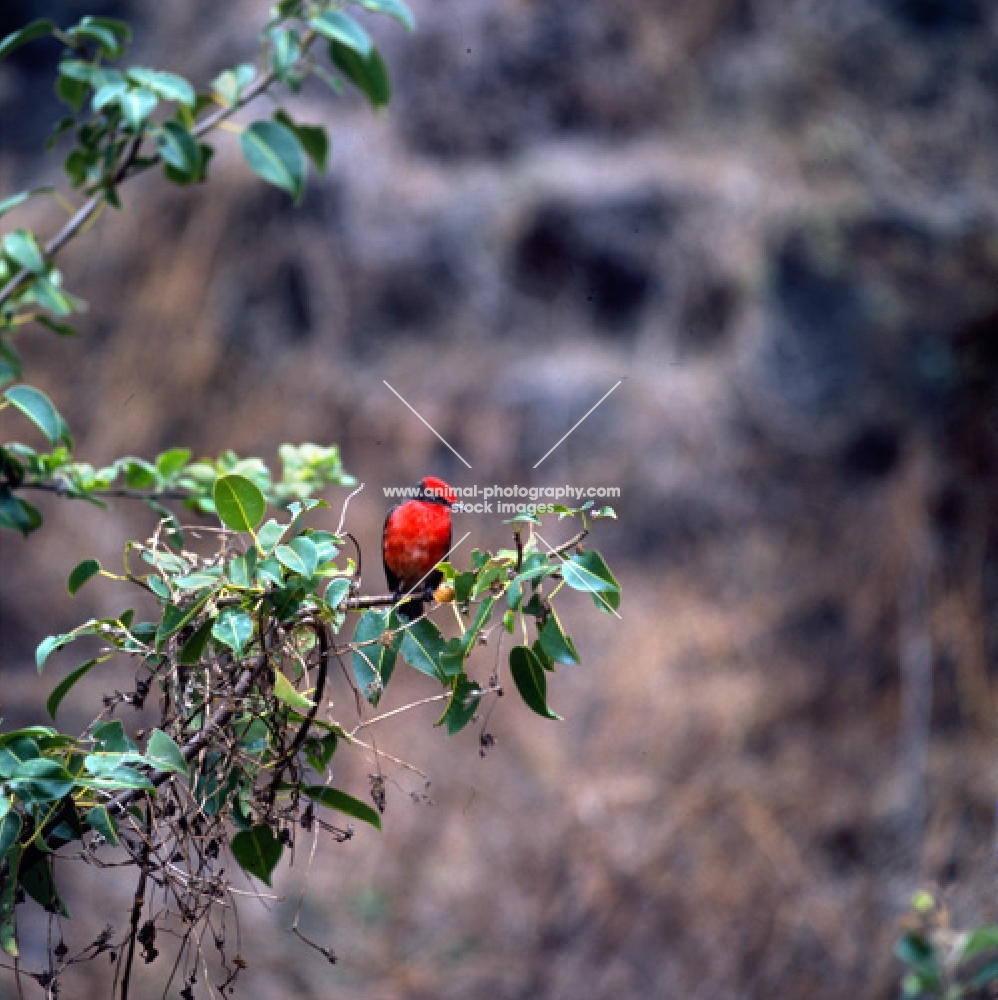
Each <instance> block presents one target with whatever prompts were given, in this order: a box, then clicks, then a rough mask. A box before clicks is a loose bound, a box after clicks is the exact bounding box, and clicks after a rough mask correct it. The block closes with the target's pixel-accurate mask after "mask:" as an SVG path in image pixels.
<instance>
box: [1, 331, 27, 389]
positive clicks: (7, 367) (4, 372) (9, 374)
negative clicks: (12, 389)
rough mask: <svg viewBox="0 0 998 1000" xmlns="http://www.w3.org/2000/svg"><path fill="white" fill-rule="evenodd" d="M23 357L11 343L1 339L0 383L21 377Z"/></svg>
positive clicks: (3, 383)
mask: <svg viewBox="0 0 998 1000" xmlns="http://www.w3.org/2000/svg"><path fill="white" fill-rule="evenodd" d="M21 371H22V367H21V358H20V356H19V355H18V353H17V351H15V350H14V348H13V347H11V346H10V344H8V343H6V342H4V341H3V340H0V385H6V384H7V383H8V382H13V381H14V380H15V379H19V378H20V377H21Z"/></svg>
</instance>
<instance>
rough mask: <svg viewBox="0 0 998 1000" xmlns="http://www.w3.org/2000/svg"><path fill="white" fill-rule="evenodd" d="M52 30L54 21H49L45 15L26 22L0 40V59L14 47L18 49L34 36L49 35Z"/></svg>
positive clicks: (7, 54)
mask: <svg viewBox="0 0 998 1000" xmlns="http://www.w3.org/2000/svg"><path fill="white" fill-rule="evenodd" d="M54 30H55V21H50V20H49V19H48V18H47V17H43V18H39V19H38V20H37V21H32V22H31V23H30V24H26V25H25V26H24V27H23V28H19V29H18V30H17V31H14V32H12V33H11V34H9V35H7V36H6V37H5V38H3V39H2V40H0V59H5V58H6V57H7V56H9V55H10V54H11V52H13V51H14V49H19V48H20V47H21V46H22V45H27V44H28V42H33V41H35V39H36V38H44V37H45V36H46V35H51V34H52V32H53V31H54Z"/></svg>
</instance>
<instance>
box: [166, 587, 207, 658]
mask: <svg viewBox="0 0 998 1000" xmlns="http://www.w3.org/2000/svg"><path fill="white" fill-rule="evenodd" d="M207 600H208V594H202V595H201V596H200V597H196V598H195V599H194V600H193V601H191V602H190V603H189V604H186V605H185V604H174V603H172V602H171V603H170V604H167V605H166V607H165V608H164V609H163V618H162V620H161V621H160V623H159V626H158V627H157V629H156V645H157V646H160V645H162V644H163V643H164V642H165V641H166V640H167V639H169V638H170V636H171V635H173V634H174V633H176V632H179V631H180V630H181V629H182V628H183V627H184V626H185V625H187V624H188V623H189V622H191V621H192V620H193V619H194V618H196V617H197V615H198V614H199V613H200V611H201V609H202V608H203V607H204V606H205V604H206V602H207Z"/></svg>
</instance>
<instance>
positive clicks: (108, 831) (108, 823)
mask: <svg viewBox="0 0 998 1000" xmlns="http://www.w3.org/2000/svg"><path fill="white" fill-rule="evenodd" d="M86 821H87V826H89V827H90V828H91V829H92V830H96V831H97V833H99V834H100V835H101V836H102V837H103V838H104V839H105V840H106V841H107V842H108V843H109V844H110V845H111V846H112V847H117V846H118V827H117V824H116V823H115V822H114V820H113V819H112V818H111V814H110V813H109V812H108V811H107V808H106V807H105V806H94V807H93V809H91V810H90V811H89V812H88V813H87V816H86Z"/></svg>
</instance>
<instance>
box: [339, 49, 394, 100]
mask: <svg viewBox="0 0 998 1000" xmlns="http://www.w3.org/2000/svg"><path fill="white" fill-rule="evenodd" d="M329 58H330V60H331V61H332V63H333V65H334V66H335V67H336V68H337V69H338V70H339V71H340V72H341V73H342V74H343V75H344V76H345V77H346V78H347V79H348V80H350V81H351V83H353V84H354V85H355V86H356V87H357V89H358V90H360V92H361V93H362V94H364V96H365V97H367V99H368V101H369V102H370V104H371V107H373V108H383V107H385V106H386V105H387V104H388V102H389V101H390V100H391V97H392V88H391V81H390V80H389V78H388V68H387V67H386V66H385V61H384V59H382V58H381V53H380V52H378V50H377V49H375V48H372V49H371V51H370V53H369V54H368V55H361V54H360V53H359V52H357V51H355V50H354V49H353V48H348V47H347V46H345V45H341V44H340V43H339V42H330V43H329Z"/></svg>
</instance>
